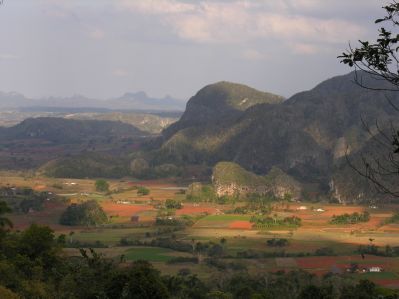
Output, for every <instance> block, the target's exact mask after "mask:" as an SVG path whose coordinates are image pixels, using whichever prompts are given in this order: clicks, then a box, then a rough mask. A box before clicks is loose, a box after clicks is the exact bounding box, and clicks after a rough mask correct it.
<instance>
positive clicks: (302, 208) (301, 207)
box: [297, 206, 308, 211]
mask: <svg viewBox="0 0 399 299" xmlns="http://www.w3.org/2000/svg"><path fill="white" fill-rule="evenodd" d="M307 209H308V208H307V207H305V206H300V207H299V208H297V210H301V211H303V210H307Z"/></svg>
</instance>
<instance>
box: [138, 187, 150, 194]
mask: <svg viewBox="0 0 399 299" xmlns="http://www.w3.org/2000/svg"><path fill="white" fill-rule="evenodd" d="M148 194H150V189H148V188H146V187H144V186H139V187H137V195H141V196H144V195H148Z"/></svg>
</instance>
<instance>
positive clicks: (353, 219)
mask: <svg viewBox="0 0 399 299" xmlns="http://www.w3.org/2000/svg"><path fill="white" fill-rule="evenodd" d="M369 220H370V213H369V212H367V211H365V212H363V213H358V212H355V213H352V214H348V213H345V214H342V215H333V216H332V219H331V221H330V223H332V224H355V223H359V222H368V221H369Z"/></svg>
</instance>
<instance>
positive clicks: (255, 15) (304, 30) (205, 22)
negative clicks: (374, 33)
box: [117, 0, 366, 52]
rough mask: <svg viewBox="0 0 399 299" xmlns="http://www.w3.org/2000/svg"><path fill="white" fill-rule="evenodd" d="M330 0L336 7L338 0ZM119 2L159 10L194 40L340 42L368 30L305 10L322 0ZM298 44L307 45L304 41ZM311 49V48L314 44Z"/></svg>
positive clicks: (158, 13)
mask: <svg viewBox="0 0 399 299" xmlns="http://www.w3.org/2000/svg"><path fill="white" fill-rule="evenodd" d="M326 1H327V2H328V3H329V7H330V9H331V6H333V5H334V4H333V2H332V1H330V0H326ZM338 2H340V3H341V2H342V4H343V3H344V1H338ZM117 3H118V4H119V6H120V8H121V7H124V8H125V9H129V10H130V11H132V12H134V13H139V14H142V15H145V16H148V17H153V16H154V15H156V18H157V19H161V20H162V21H163V23H164V24H165V25H166V26H167V27H169V29H170V31H171V32H172V33H173V34H175V35H176V36H178V37H179V38H181V39H183V40H188V41H191V42H194V43H215V44H222V43H224V44H226V43H230V44H234V43H237V44H238V43H250V42H256V41H259V40H273V41H276V42H285V41H287V40H290V42H293V41H294V42H296V43H298V44H307V43H315V42H319V43H340V42H342V41H345V40H349V39H354V38H359V37H361V36H364V34H365V32H366V30H365V29H364V28H362V26H360V25H359V24H356V23H355V22H354V21H351V20H345V19H340V18H337V17H335V18H325V17H323V18H322V17H317V14H315V15H309V14H306V13H305V12H307V11H309V10H311V9H313V10H315V11H320V9H322V5H321V4H320V1H315V0H300V1H299V2H298V1H293V0H281V1H263V0H259V1H242V0H234V1H228V2H227V1H220V0H219V1H197V2H190V3H187V2H182V1H177V0H145V1H144V0H137V1H128V0H120V1H119V2H117ZM323 4H324V2H323ZM299 48H301V49H302V50H304V49H305V47H304V46H303V45H302V47H299ZM307 49H308V52H310V47H309V46H308V47H307ZM305 52H306V51H305Z"/></svg>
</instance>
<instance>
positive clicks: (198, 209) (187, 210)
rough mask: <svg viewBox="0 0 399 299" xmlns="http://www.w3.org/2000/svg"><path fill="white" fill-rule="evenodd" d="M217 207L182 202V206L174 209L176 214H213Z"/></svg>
mask: <svg viewBox="0 0 399 299" xmlns="http://www.w3.org/2000/svg"><path fill="white" fill-rule="evenodd" d="M216 212H217V209H216V208H214V207H210V206H194V205H192V204H184V206H183V208H181V209H180V210H176V215H191V214H201V213H208V214H215V213H216Z"/></svg>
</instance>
